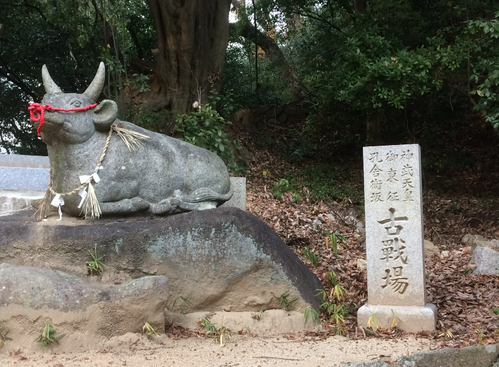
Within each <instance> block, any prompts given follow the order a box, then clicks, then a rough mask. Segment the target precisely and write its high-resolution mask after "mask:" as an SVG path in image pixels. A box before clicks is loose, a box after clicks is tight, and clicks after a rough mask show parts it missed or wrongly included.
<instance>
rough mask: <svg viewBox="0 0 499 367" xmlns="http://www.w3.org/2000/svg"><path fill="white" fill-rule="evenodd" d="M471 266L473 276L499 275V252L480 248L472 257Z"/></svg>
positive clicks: (477, 248) (476, 249)
mask: <svg viewBox="0 0 499 367" xmlns="http://www.w3.org/2000/svg"><path fill="white" fill-rule="evenodd" d="M469 266H470V268H471V269H472V272H473V274H482V275H485V274H499V251H496V250H493V249H491V248H488V247H482V246H478V247H476V248H475V251H473V255H471V260H470V262H469Z"/></svg>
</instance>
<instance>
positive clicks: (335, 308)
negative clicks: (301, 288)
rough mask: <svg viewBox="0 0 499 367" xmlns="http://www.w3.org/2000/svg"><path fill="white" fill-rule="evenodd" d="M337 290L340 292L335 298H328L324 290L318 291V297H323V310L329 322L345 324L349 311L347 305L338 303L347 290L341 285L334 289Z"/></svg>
mask: <svg viewBox="0 0 499 367" xmlns="http://www.w3.org/2000/svg"><path fill="white" fill-rule="evenodd" d="M336 288H338V289H339V290H340V291H339V292H337V293H336V294H335V295H334V296H330V297H328V295H327V293H326V291H325V290H324V289H318V290H317V293H316V296H321V298H322V303H321V309H322V310H323V311H324V312H325V313H326V315H327V316H328V318H329V320H330V321H331V322H334V323H336V324H339V323H342V322H345V317H346V316H347V315H348V312H349V309H348V307H347V306H346V305H345V304H341V303H338V301H339V299H340V298H341V297H342V296H343V293H344V292H345V289H344V288H343V287H342V286H341V285H339V284H338V285H336V286H335V288H333V289H336ZM332 293H333V292H332V291H331V294H332ZM335 297H336V300H335Z"/></svg>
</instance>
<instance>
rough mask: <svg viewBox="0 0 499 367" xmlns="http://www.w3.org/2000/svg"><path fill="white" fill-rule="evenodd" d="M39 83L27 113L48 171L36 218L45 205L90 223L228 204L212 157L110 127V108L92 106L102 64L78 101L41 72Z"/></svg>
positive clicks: (220, 168) (119, 124)
mask: <svg viewBox="0 0 499 367" xmlns="http://www.w3.org/2000/svg"><path fill="white" fill-rule="evenodd" d="M42 77H43V86H44V88H45V91H46V94H45V96H44V97H43V100H42V103H41V104H38V103H32V104H31V105H30V107H29V111H30V114H31V119H32V120H33V126H34V127H35V128H36V129H37V132H38V135H39V136H41V139H42V140H43V142H45V143H46V144H47V151H48V155H49V158H50V167H51V173H50V181H49V189H48V191H47V195H46V197H45V200H44V201H43V203H42V205H41V206H40V210H39V212H40V216H39V219H41V218H42V217H44V216H45V215H46V214H47V213H48V208H49V205H48V204H49V203H50V204H52V205H53V206H55V207H58V208H59V213H60V215H61V216H62V212H65V213H67V214H69V215H71V216H81V215H84V216H85V217H86V218H87V217H90V218H96V217H99V216H100V215H101V214H111V215H113V214H134V213H138V212H150V213H152V214H163V215H164V214H172V213H177V212H183V211H191V210H201V209H212V208H216V207H217V206H218V205H220V204H221V203H223V202H225V201H227V200H229V199H230V198H231V197H232V194H233V189H232V188H231V184H230V180H229V174H228V171H227V167H226V166H225V164H224V162H223V161H222V160H221V159H220V158H219V157H218V156H217V155H216V154H214V153H212V152H210V151H208V150H206V149H203V148H200V147H197V146H194V145H191V144H189V143H186V142H184V141H181V140H177V139H174V138H171V137H169V136H166V135H162V134H158V133H154V132H152V131H148V130H146V129H143V128H141V127H139V126H136V125H134V124H131V123H129V122H126V121H120V120H118V119H117V115H118V106H117V104H116V102H114V101H111V100H103V101H101V102H100V103H96V102H97V100H98V98H99V96H100V94H101V90H102V88H103V86H104V82H105V67H104V63H102V62H101V63H100V66H99V70H98V71H97V74H96V76H95V78H94V80H93V81H92V83H91V84H90V85H89V86H88V88H87V90H85V92H83V93H82V94H76V93H64V92H63V91H62V90H61V89H60V88H59V87H58V86H57V84H56V83H55V82H54V81H53V80H52V78H51V76H50V75H49V72H48V70H47V68H46V66H45V65H44V66H43V69H42ZM51 196H53V198H51Z"/></svg>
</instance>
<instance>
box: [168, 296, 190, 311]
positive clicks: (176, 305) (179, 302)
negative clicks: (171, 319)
mask: <svg viewBox="0 0 499 367" xmlns="http://www.w3.org/2000/svg"><path fill="white" fill-rule="evenodd" d="M191 306H192V303H191V301H189V300H188V299H187V298H185V297H182V296H178V297H177V298H175V300H174V301H173V303H172V306H171V309H172V311H178V312H180V313H181V314H182V315H185V314H186V313H187V310H188V309H189V307H191Z"/></svg>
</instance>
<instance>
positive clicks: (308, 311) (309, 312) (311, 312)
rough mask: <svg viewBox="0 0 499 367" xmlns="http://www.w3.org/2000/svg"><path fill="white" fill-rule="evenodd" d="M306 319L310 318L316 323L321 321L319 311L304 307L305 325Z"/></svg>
mask: <svg viewBox="0 0 499 367" xmlns="http://www.w3.org/2000/svg"><path fill="white" fill-rule="evenodd" d="M308 319H311V320H312V321H313V322H314V324H316V325H319V324H320V323H321V319H320V317H319V313H318V312H317V311H316V310H314V309H313V308H311V307H307V308H306V309H305V325H306V324H307V321H308Z"/></svg>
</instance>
